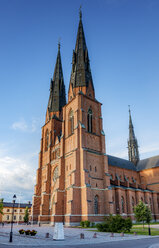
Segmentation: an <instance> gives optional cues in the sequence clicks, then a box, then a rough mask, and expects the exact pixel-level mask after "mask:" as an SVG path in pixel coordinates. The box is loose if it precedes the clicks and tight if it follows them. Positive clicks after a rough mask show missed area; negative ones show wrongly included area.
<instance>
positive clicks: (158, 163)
mask: <svg viewBox="0 0 159 248" xmlns="http://www.w3.org/2000/svg"><path fill="white" fill-rule="evenodd" d="M155 167H159V156H155V157H151V158H146V159H142V160H140V161H139V162H138V163H137V171H141V170H146V169H151V168H155Z"/></svg>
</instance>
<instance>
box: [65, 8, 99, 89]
mask: <svg viewBox="0 0 159 248" xmlns="http://www.w3.org/2000/svg"><path fill="white" fill-rule="evenodd" d="M89 84H91V87H92V90H93V91H94V87H93V80H92V74H91V69H90V63H89V56H88V49H87V46H86V40H85V35H84V30H83V24H82V11H81V8H80V11H79V25H78V32H77V39H76V45H75V50H73V57H72V72H71V79H70V87H72V89H74V88H77V87H78V88H80V90H81V91H82V89H81V87H86V89H87V88H88V86H89ZM70 87H69V88H70Z"/></svg>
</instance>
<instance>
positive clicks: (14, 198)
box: [9, 195, 16, 242]
mask: <svg viewBox="0 0 159 248" xmlns="http://www.w3.org/2000/svg"><path fill="white" fill-rule="evenodd" d="M15 200H16V195H13V211H12V221H11V231H10V237H9V242H12V237H13V232H12V230H13V217H14V204H15Z"/></svg>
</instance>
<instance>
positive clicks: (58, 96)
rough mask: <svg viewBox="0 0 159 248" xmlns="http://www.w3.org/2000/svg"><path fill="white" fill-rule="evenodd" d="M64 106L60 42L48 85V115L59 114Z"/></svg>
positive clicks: (64, 96)
mask: <svg viewBox="0 0 159 248" xmlns="http://www.w3.org/2000/svg"><path fill="white" fill-rule="evenodd" d="M64 105H66V94H65V85H64V79H63V72H62V63H61V53H60V41H59V42H58V53H57V58H56V65H55V69H54V74H53V79H51V83H50V97H49V102H48V111H49V113H51V112H53V113H57V112H61V110H62V107H63V106H64Z"/></svg>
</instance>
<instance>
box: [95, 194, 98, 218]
mask: <svg viewBox="0 0 159 248" xmlns="http://www.w3.org/2000/svg"><path fill="white" fill-rule="evenodd" d="M98 212H99V199H98V196H97V195H96V196H95V197H94V213H95V214H98Z"/></svg>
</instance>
